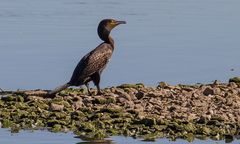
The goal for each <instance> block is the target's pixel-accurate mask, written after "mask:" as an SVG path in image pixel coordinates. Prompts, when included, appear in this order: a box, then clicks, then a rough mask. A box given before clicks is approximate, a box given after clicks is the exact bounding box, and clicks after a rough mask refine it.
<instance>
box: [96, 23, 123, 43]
mask: <svg viewBox="0 0 240 144" xmlns="http://www.w3.org/2000/svg"><path fill="white" fill-rule="evenodd" d="M120 24H126V22H125V21H117V20H114V19H104V20H102V21H101V22H100V23H99V25H98V35H99V37H100V38H101V39H102V40H105V39H106V37H105V36H108V35H109V33H110V32H111V30H112V29H113V28H115V27H116V26H117V25H120ZM103 37H104V38H103Z"/></svg>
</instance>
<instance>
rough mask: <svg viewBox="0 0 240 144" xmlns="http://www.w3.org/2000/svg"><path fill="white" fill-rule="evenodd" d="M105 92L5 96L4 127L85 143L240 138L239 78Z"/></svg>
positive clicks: (0, 115) (0, 108)
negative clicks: (117, 137)
mask: <svg viewBox="0 0 240 144" xmlns="http://www.w3.org/2000/svg"><path fill="white" fill-rule="evenodd" d="M93 91H94V92H95V93H96V90H93ZM103 92H104V94H103V95H94V94H93V96H88V95H87V91H86V90H85V89H72V88H70V89H67V90H64V91H62V92H60V93H58V94H57V95H56V96H55V97H54V98H48V97H45V94H46V91H44V90H30V91H29V90H28V91H11V92H10V91H8V92H0V98H1V99H0V127H2V128H10V129H11V132H18V131H19V130H21V129H31V130H32V129H33V130H35V129H48V130H50V131H52V132H67V131H74V133H75V134H77V135H79V137H80V138H82V139H85V140H93V139H103V138H105V137H107V136H112V135H124V136H132V137H135V138H142V139H144V140H147V141H151V140H155V139H156V138H161V137H167V138H170V139H172V140H174V139H176V138H183V139H186V140H188V141H193V140H194V138H201V139H205V138H212V139H216V140H221V139H227V140H229V141H231V140H233V139H234V137H235V136H239V135H240V81H239V79H238V78H233V79H230V82H229V83H220V82H218V81H215V82H214V83H212V84H196V85H176V86H172V85H168V84H167V83H165V82H160V83H159V85H158V86H157V87H147V86H144V85H143V84H123V85H120V86H117V87H111V88H105V89H103Z"/></svg>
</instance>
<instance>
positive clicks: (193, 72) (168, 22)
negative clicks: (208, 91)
mask: <svg viewBox="0 0 240 144" xmlns="http://www.w3.org/2000/svg"><path fill="white" fill-rule="evenodd" d="M239 14H240V1H239V0H181V1H179V0H148V1H146V0H131V1H128V0H121V1H112V0H89V1H84V0H71V1H70V0H39V1H35V0H20V1H19V0H0V68H1V69H0V88H2V89H13V90H15V89H38V88H40V89H52V88H54V87H56V86H58V85H60V84H62V83H65V82H67V81H68V80H69V79H70V77H71V74H72V71H73V69H74V68H75V66H76V64H77V63H78V61H79V60H80V59H81V57H82V56H84V55H85V54H86V53H87V52H89V51H90V50H92V49H93V48H95V47H96V46H97V45H98V44H99V43H101V40H100V39H99V38H98V36H97V33H96V29H97V25H98V23H99V21H100V20H102V19H104V18H115V19H118V20H125V21H127V25H121V26H119V27H117V28H116V29H114V30H113V31H112V36H113V37H114V38H115V43H116V49H115V51H114V55H113V58H112V60H111V62H110V63H109V65H108V67H107V69H106V70H105V71H104V73H103V75H102V81H101V86H102V87H107V86H112V85H119V84H122V83H137V82H143V83H145V84H147V85H152V86H154V85H156V84H157V82H159V81H166V82H168V83H170V84H177V83H186V84H191V83H197V82H201V83H208V82H211V81H212V80H215V79H218V80H221V81H223V82H226V81H227V80H228V78H229V77H233V76H237V75H240V63H239V53H240V39H239V36H240V29H239V26H240V15H239ZM231 69H233V71H232V70H231ZM0 137H1V138H0V141H1V143H5V144H6V143H11V144H12V143H20V142H21V143H32V142H33V140H34V141H35V140H36V139H39V140H41V141H40V143H64V144H65V143H77V142H80V140H79V139H75V138H73V135H72V134H52V133H48V132H34V133H28V132H22V133H20V134H14V135H13V136H11V135H10V134H9V133H7V134H6V132H5V131H4V130H2V129H0ZM29 139H31V141H30V142H28V141H26V140H29ZM111 139H113V140H114V141H117V142H118V140H119V139H120V141H125V140H126V141H127V142H128V143H130V142H132V143H136V141H135V140H133V139H131V138H122V137H120V138H119V137H113V138H111ZM66 141H67V142H66ZM138 142H139V141H138ZM164 142H165V140H164ZM178 142H182V141H178ZM201 142H202V141H201ZM205 142H206V143H208V141H205ZM210 143H211V142H210Z"/></svg>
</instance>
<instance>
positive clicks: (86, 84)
mask: <svg viewBox="0 0 240 144" xmlns="http://www.w3.org/2000/svg"><path fill="white" fill-rule="evenodd" d="M85 86H86V87H87V91H88V94H89V95H92V93H91V91H90V88H89V84H88V83H85Z"/></svg>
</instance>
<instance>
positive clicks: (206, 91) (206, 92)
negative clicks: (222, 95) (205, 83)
mask: <svg viewBox="0 0 240 144" xmlns="http://www.w3.org/2000/svg"><path fill="white" fill-rule="evenodd" d="M203 94H204V95H205V96H209V95H213V94H214V90H213V88H210V87H206V88H205V89H204V90H203Z"/></svg>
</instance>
